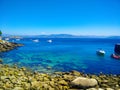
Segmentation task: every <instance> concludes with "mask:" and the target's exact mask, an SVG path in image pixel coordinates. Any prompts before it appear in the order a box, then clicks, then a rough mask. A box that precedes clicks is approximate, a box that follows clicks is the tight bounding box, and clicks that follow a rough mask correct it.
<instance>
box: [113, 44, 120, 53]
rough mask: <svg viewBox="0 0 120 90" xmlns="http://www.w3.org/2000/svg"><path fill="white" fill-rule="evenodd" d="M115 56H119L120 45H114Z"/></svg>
mask: <svg viewBox="0 0 120 90" xmlns="http://www.w3.org/2000/svg"><path fill="white" fill-rule="evenodd" d="M114 51H115V54H118V55H120V44H116V45H115V48H114Z"/></svg>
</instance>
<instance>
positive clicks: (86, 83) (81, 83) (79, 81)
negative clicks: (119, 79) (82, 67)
mask: <svg viewBox="0 0 120 90" xmlns="http://www.w3.org/2000/svg"><path fill="white" fill-rule="evenodd" d="M96 85H98V82H97V80H96V79H89V78H84V77H77V78H76V79H74V80H73V81H72V82H71V86H72V87H75V88H83V89H84V88H90V87H94V86H96Z"/></svg>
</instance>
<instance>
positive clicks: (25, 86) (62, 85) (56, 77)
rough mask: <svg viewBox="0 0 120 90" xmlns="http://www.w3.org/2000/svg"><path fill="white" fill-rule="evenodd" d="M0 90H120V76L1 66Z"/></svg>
mask: <svg viewBox="0 0 120 90" xmlns="http://www.w3.org/2000/svg"><path fill="white" fill-rule="evenodd" d="M0 90H120V75H104V74H99V75H93V74H92V75H91V74H83V73H80V72H78V71H75V70H73V71H71V72H55V73H53V74H47V73H39V72H31V71H28V70H27V69H26V68H25V67H21V68H18V67H17V66H8V65H3V64H0Z"/></svg>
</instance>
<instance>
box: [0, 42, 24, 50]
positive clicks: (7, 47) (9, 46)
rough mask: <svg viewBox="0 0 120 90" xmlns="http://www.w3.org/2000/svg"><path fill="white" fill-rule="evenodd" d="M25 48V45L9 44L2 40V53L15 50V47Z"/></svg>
mask: <svg viewBox="0 0 120 90" xmlns="http://www.w3.org/2000/svg"><path fill="white" fill-rule="evenodd" d="M19 46H23V44H18V43H12V42H7V41H4V40H0V52H5V51H9V50H12V49H14V48H15V47H19Z"/></svg>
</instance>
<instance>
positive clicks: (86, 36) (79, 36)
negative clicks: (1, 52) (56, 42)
mask: <svg viewBox="0 0 120 90" xmlns="http://www.w3.org/2000/svg"><path fill="white" fill-rule="evenodd" d="M3 37H23V38H117V39H120V36H95V35H71V34H51V35H9V34H3Z"/></svg>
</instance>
